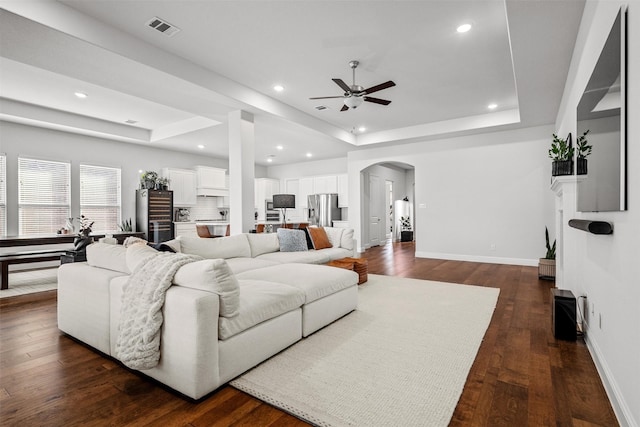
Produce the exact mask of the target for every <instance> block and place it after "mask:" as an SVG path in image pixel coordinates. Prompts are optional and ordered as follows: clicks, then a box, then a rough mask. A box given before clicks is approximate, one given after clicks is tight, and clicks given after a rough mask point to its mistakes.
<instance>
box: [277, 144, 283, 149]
mask: <svg viewBox="0 0 640 427" xmlns="http://www.w3.org/2000/svg"><path fill="white" fill-rule="evenodd" d="M276 148H277V149H278V150H284V147H283V146H282V145H276Z"/></svg>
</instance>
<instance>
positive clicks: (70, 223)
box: [64, 218, 75, 234]
mask: <svg viewBox="0 0 640 427" xmlns="http://www.w3.org/2000/svg"><path fill="white" fill-rule="evenodd" d="M64 228H65V230H67V233H71V234H73V232H74V231H75V230H74V227H73V218H67V223H66V224H65V225H64ZM65 234H66V233H65Z"/></svg>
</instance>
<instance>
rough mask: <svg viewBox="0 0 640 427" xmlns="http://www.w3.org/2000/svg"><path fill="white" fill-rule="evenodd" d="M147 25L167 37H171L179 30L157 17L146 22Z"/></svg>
mask: <svg viewBox="0 0 640 427" xmlns="http://www.w3.org/2000/svg"><path fill="white" fill-rule="evenodd" d="M147 25H148V26H150V27H151V28H153V29H155V30H158V31H160V32H161V33H162V34H164V35H165V36H167V37H172V36H173V35H175V34H176V33H177V32H178V31H180V28H178V27H176V26H175V25H171V24H169V23H168V22H167V21H165V20H163V19H160V18H158V17H157V16H156V17H154V18H151V19H150V20H149V22H147Z"/></svg>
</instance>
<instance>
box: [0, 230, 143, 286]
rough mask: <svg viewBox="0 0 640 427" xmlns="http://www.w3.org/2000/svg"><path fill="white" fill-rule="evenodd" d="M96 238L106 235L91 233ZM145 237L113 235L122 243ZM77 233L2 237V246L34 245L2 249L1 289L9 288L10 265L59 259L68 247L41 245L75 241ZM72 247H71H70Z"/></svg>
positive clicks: (139, 235)
mask: <svg viewBox="0 0 640 427" xmlns="http://www.w3.org/2000/svg"><path fill="white" fill-rule="evenodd" d="M90 236H91V237H93V238H94V239H96V240H97V239H100V238H101V237H105V235H104V234H91V235H90ZM129 236H134V237H140V238H144V233H114V234H113V237H115V238H116V239H117V240H118V243H119V244H122V242H124V240H125V239H126V238H127V237H129ZM75 238H76V235H75V234H49V235H37V236H15V237H0V248H15V247H21V246H33V247H34V248H33V249H26V250H25V249H20V250H17V251H6V250H2V251H0V290H1V289H8V288H9V265H11V264H26V263H32V262H43V261H57V260H60V257H61V256H64V255H65V254H66V252H67V251H68V249H66V248H57V249H39V248H37V247H35V246H39V245H57V244H64V243H73V240H74V239H75ZM69 249H71V248H69Z"/></svg>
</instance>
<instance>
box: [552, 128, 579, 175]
mask: <svg viewBox="0 0 640 427" xmlns="http://www.w3.org/2000/svg"><path fill="white" fill-rule="evenodd" d="M573 152H574V149H573V146H572V145H571V134H569V136H567V138H566V139H562V138H560V137H558V135H556V134H555V133H554V134H553V142H552V143H551V148H550V149H549V157H550V158H551V160H553V163H552V164H551V175H552V176H559V175H572V174H573Z"/></svg>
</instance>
